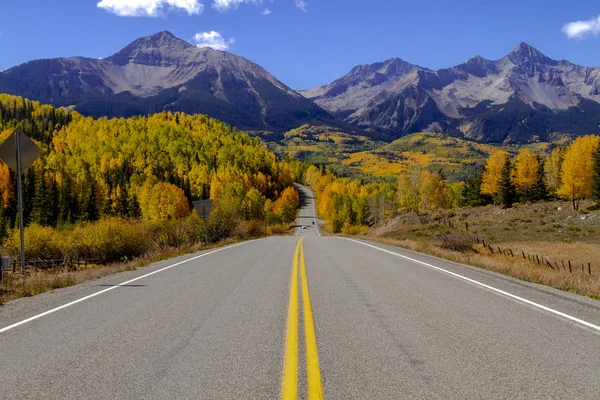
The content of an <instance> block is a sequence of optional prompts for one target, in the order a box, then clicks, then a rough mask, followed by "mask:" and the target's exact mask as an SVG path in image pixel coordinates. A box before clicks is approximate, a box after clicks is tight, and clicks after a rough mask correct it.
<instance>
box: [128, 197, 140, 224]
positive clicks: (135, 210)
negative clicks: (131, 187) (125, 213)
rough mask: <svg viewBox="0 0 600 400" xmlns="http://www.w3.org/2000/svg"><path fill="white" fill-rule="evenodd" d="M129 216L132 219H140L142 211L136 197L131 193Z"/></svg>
mask: <svg viewBox="0 0 600 400" xmlns="http://www.w3.org/2000/svg"><path fill="white" fill-rule="evenodd" d="M128 200H129V216H130V217H132V218H140V217H141V216H142V209H141V207H140V202H139V201H138V199H137V196H136V195H135V194H133V193H130V195H129V199H128Z"/></svg>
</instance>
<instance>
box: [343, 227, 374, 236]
mask: <svg viewBox="0 0 600 400" xmlns="http://www.w3.org/2000/svg"><path fill="white" fill-rule="evenodd" d="M368 230H369V227H368V226H365V225H358V226H351V227H349V228H348V231H347V232H348V234H349V235H353V236H356V235H362V234H363V233H365V232H367V231H368Z"/></svg>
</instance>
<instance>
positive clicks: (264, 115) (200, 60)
mask: <svg viewBox="0 0 600 400" xmlns="http://www.w3.org/2000/svg"><path fill="white" fill-rule="evenodd" d="M0 93H9V94H15V95H19V96H23V97H27V98H29V99H32V100H38V101H41V102H44V103H49V104H52V105H54V106H75V109H76V110H77V111H78V112H80V113H82V114H84V115H90V116H94V117H101V116H108V117H129V116H133V115H138V114H151V113H155V112H160V111H163V110H168V111H183V112H186V113H190V114H196V113H201V114H208V115H210V116H211V117H214V118H217V119H220V120H222V121H225V122H227V123H230V124H232V125H235V126H237V127H238V128H240V129H247V130H287V129H292V128H295V127H297V126H299V125H302V124H306V123H333V122H334V121H333V118H331V116H330V115H329V114H328V113H327V112H325V111H324V110H323V109H321V108H320V107H319V106H317V105H315V103H313V102H312V101H310V100H308V99H306V98H305V97H303V96H301V95H300V94H298V93H297V92H295V91H294V90H292V89H290V88H289V87H287V86H286V85H284V84H283V83H281V82H280V81H279V80H277V79H276V78H275V77H273V75H271V74H270V73H268V72H267V71H265V70H264V69H263V68H262V67H260V66H259V65H257V64H255V63H253V62H251V61H249V60H247V59H245V58H243V57H240V56H236V55H234V54H231V53H228V52H224V51H218V50H213V49H211V48H209V47H204V48H198V47H196V46H193V45H192V44H190V43H188V42H186V41H184V40H181V39H178V38H176V37H175V36H173V35H172V34H171V33H170V32H160V33H157V34H155V35H152V36H149V37H143V38H140V39H137V40H135V41H134V42H132V43H131V44H129V45H127V46H126V47H125V48H123V49H122V50H120V51H118V52H117V53H115V54H114V55H112V56H110V57H108V58H105V59H93V58H84V57H72V58H56V59H49V60H36V61H31V62H28V63H25V64H23V65H20V66H17V67H14V68H11V69H9V70H7V71H4V72H2V73H0Z"/></svg>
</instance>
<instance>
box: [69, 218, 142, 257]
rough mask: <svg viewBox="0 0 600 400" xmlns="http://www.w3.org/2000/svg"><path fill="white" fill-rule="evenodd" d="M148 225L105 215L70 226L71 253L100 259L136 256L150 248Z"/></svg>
mask: <svg viewBox="0 0 600 400" xmlns="http://www.w3.org/2000/svg"><path fill="white" fill-rule="evenodd" d="M149 228H150V225H148V224H146V223H144V222H141V221H138V220H123V219H120V218H105V219H102V220H100V221H97V222H92V223H90V224H87V225H80V226H77V227H76V228H75V229H74V230H73V245H74V246H73V256H75V257H85V258H92V259H98V260H100V261H101V262H102V263H110V262H115V261H119V260H121V259H123V258H125V257H126V258H133V257H139V256H141V255H143V254H144V253H146V252H148V251H149V250H150V249H151V248H152V239H151V237H152V236H151V235H152V230H151V229H149Z"/></svg>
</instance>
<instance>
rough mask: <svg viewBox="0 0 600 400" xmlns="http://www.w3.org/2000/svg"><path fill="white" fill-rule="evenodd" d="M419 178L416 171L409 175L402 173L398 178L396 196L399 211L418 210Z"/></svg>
mask: <svg viewBox="0 0 600 400" xmlns="http://www.w3.org/2000/svg"><path fill="white" fill-rule="evenodd" d="M419 180H420V173H419V172H418V171H413V172H412V173H411V174H410V175H408V174H404V175H402V176H401V177H400V178H399V179H398V188H397V190H396V196H397V199H398V207H399V208H400V211H405V212H419V186H420V185H419Z"/></svg>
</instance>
